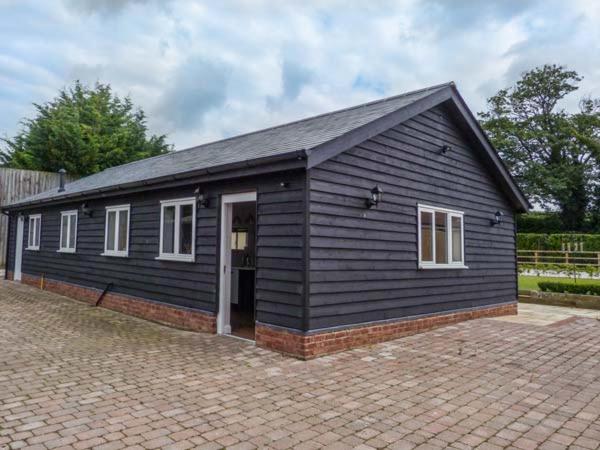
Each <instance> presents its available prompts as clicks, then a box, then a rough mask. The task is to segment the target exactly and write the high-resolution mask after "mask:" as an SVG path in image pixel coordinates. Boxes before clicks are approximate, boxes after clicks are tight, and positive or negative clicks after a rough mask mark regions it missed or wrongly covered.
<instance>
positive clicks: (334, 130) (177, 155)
mask: <svg viewBox="0 0 600 450" xmlns="http://www.w3.org/2000/svg"><path fill="white" fill-rule="evenodd" d="M449 85H450V83H447V84H441V85H437V86H432V87H429V88H425V89H420V90H418V91H412V92H407V93H405V94H401V95H398V96H395V97H389V98H386V99H383V100H377V101H374V102H370V103H365V104H362V105H358V106H354V107H351V108H346V109H342V110H339V111H335V112H331V113H327V114H321V115H318V116H314V117H310V118H307V119H303V120H298V121H296V122H291V123H288V124H284V125H279V126H276V127H272V128H267V129H264V130H260V131H255V132H252V133H248V134H243V135H240V136H235V137H232V138H228V139H224V140H222V141H217V142H212V143H209V144H204V145H199V146H197V147H192V148H188V149H185V150H180V151H176V152H172V153H169V154H166V155H160V156H156V157H153V158H148V159H143V160H140V161H135V162H132V163H128V164H124V165H121V166H117V167H112V168H110V169H107V170H104V171H102V172H99V173H97V174H94V175H90V176H88V177H85V178H81V179H79V180H76V181H74V182H72V183H68V184H67V185H66V186H65V191H64V192H60V193H59V192H58V190H57V189H53V190H50V191H46V192H42V193H40V194H36V195H33V196H30V197H27V198H25V199H21V200H20V201H18V202H17V203H15V204H13V205H9V206H17V205H20V204H27V203H30V202H44V201H46V200H48V201H49V200H53V199H56V198H58V197H61V198H64V197H69V196H71V195H75V194H84V193H87V192H92V191H97V190H99V189H110V188H113V187H114V188H117V187H118V186H121V185H124V184H130V183H135V182H143V181H150V180H153V179H157V178H161V177H166V176H171V175H181V174H185V173H186V172H195V171H199V170H202V169H208V168H213V167H219V166H224V165H228V164H233V163H240V162H244V161H251V160H255V159H259V158H267V157H271V156H279V155H285V154H287V153H295V152H297V151H301V150H309V149H312V148H314V147H317V146H318V145H321V144H323V143H326V142H328V141H331V140H332V139H335V138H337V137H339V136H342V135H344V134H345V133H348V132H350V131H352V130H354V129H356V128H358V127H361V126H363V125H365V124H367V123H369V122H372V121H374V120H376V119H378V118H380V117H383V116H385V115H387V114H389V113H392V112H394V111H397V110H399V109H401V108H404V107H406V106H408V105H410V104H411V103H414V102H416V101H418V100H420V99H422V98H424V97H427V96H429V95H431V94H433V93H435V92H437V91H439V90H441V89H444V88H446V87H448V86H449Z"/></svg>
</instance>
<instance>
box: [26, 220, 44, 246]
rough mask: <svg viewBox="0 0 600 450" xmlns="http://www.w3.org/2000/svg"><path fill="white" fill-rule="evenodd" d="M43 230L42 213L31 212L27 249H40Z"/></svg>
mask: <svg viewBox="0 0 600 450" xmlns="http://www.w3.org/2000/svg"><path fill="white" fill-rule="evenodd" d="M41 232H42V215H41V214H31V215H30V216H29V232H28V235H27V248H26V250H39V249H40V236H41Z"/></svg>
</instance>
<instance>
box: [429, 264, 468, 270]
mask: <svg viewBox="0 0 600 450" xmlns="http://www.w3.org/2000/svg"><path fill="white" fill-rule="evenodd" d="M468 268H469V266H465V265H464V264H419V270H430V269H458V270H461V269H468Z"/></svg>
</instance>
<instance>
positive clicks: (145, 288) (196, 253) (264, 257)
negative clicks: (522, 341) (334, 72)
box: [3, 83, 529, 353]
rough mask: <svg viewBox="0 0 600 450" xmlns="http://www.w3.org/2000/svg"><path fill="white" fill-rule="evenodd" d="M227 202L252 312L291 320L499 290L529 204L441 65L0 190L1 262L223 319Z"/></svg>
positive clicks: (317, 323) (508, 282)
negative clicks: (255, 125)
mask: <svg viewBox="0 0 600 450" xmlns="http://www.w3.org/2000/svg"><path fill="white" fill-rule="evenodd" d="M378 189H379V190H380V191H382V194H381V193H378V192H377V191H378ZM227 198H229V199H230V200H231V203H228V201H229V200H226V199H227ZM236 199H237V200H236ZM236 202H240V203H246V204H250V202H254V204H253V206H252V207H253V208H255V217H253V218H252V221H251V226H250V228H251V233H252V235H253V239H252V242H253V248H252V250H251V251H250V250H247V253H248V254H246V255H245V256H244V258H245V262H244V264H241V263H240V266H243V267H239V269H244V268H247V269H252V271H253V272H252V273H253V274H254V280H253V283H252V289H253V291H254V292H253V298H254V306H253V308H254V311H252V320H254V321H255V322H256V323H258V324H263V325H266V326H272V327H274V329H277V330H280V331H282V332H289V333H292V334H297V335H307V334H311V333H312V334H314V333H321V332H328V331H334V330H340V329H344V327H354V326H356V325H359V324H372V323H386V321H389V320H396V319H402V318H418V317H428V316H431V315H432V314H433V315H435V314H445V313H450V312H457V311H471V310H474V309H477V308H486V307H490V306H493V305H505V304H514V302H515V301H516V298H517V270H516V240H515V236H516V229H515V214H516V213H519V212H524V211H526V210H527V209H528V207H529V204H528V202H527V199H526V198H525V197H524V196H523V194H522V192H521V191H520V190H519V188H518V187H517V185H516V184H515V182H514V181H513V179H512V178H511V176H510V174H509V173H508V171H507V169H506V167H505V166H504V165H503V163H502V161H501V160H500V158H499V156H498V154H497V152H496V151H495V149H494V148H493V147H492V145H491V144H490V142H489V141H488V140H487V138H486V137H485V135H484V133H483V131H482V130H481V128H480V127H479V125H478V124H477V121H476V119H475V118H474V117H473V115H472V113H471V112H470V111H469V109H468V108H467V106H466V104H465V102H464V101H463V99H462V98H461V96H460V94H459V93H458V91H457V89H456V87H455V85H454V84H453V83H449V84H444V85H439V86H434V87H430V88H427V89H423V90H419V91H414V92H409V93H407V94H402V95H399V96H396V97H391V98H388V99H384V100H380V101H375V102H372V103H367V104H364V105H359V106H356V107H353V108H348V109H344V110H341V111H336V112H333V113H328V114H323V115H320V116H316V117H312V118H309V119H304V120H300V121H297V122H293V123H289V124H286V125H282V126H277V127H273V128H269V129H266V130H262V131H258V132H254V133H249V134H245V135H241V136H237V137H233V138H230V139H225V140H222V141H219V142H215V143H210V144H206V145H201V146H199V147H194V148H190V149H187V150H182V151H178V152H173V153H170V154H167V155H162V156H158V157H154V158H150V159H146V160H141V161H137V162H133V163H129V164H126V165H123V166H118V167H114V168H111V169H108V170H105V171H103V172H101V173H98V174H95V175H92V176H89V177H86V178H83V179H80V180H77V181H75V182H72V183H68V184H67V185H66V186H65V187H64V190H63V191H58V190H53V191H48V192H45V193H42V194H38V195H35V196H33V197H29V198H27V199H24V200H22V201H19V202H18V203H16V204H12V205H6V206H4V207H3V209H4V211H5V213H7V214H10V218H11V220H10V232H9V237H8V239H9V246H8V255H7V256H8V258H7V276H8V277H10V278H16V279H21V280H23V281H25V279H26V278H27V279H30V280H31V279H36V280H37V279H40V278H42V277H43V278H44V280H47V281H48V282H49V281H53V282H57V283H64V284H65V285H69V286H80V287H83V288H89V289H91V290H96V291H97V292H98V293H101V292H102V291H103V290H104V289H105V288H107V287H108V288H109V292H110V293H111V294H112V295H121V296H123V298H129V297H131V301H136V299H144V300H147V301H150V302H155V303H156V304H160V305H162V306H173V307H175V308H178V309H181V310H183V311H190V312H198V313H201V314H205V315H206V316H207V317H214V320H215V321H216V327H215V330H214V331H218V332H220V333H225V334H227V333H229V332H231V327H230V325H231V323H230V322H231V321H232V320H233V317H234V316H235V311H233V310H232V311H231V314H229V313H227V314H224V313H223V311H224V308H227V309H229V308H230V307H232V304H235V300H234V299H233V297H232V295H233V294H232V292H233V291H237V287H234V286H233V284H231V283H232V281H231V280H232V273H234V272H235V276H236V277H237V276H238V275H237V272H236V270H237V269H238V267H231V266H233V265H235V264H233V262H232V260H231V258H232V256H231V255H232V254H234V253H235V251H237V250H239V251H240V252H243V251H244V249H245V248H246V249H247V247H243V245H246V246H247V245H248V237H247V236H246V235H244V234H243V233H247V232H248V230H249V229H250V228H248V227H247V226H244V227H245V228H236V222H235V221H236V220H238V221H241V219H239V218H237V217H236V216H235V204H236ZM227 205H233V209H231V210H230V212H231V214H230V215H229V216H228V215H227V214H225V210H226V209H227V207H228V206H227ZM224 221H228V222H227V223H224ZM232 227H233V228H232ZM240 230H241V231H240ZM232 232H234V234H235V239H237V240H232V238H231V236H232V234H231V233H232ZM240 233H242V234H240ZM239 239H243V240H244V241H243V243H242V244H240V243H239ZM17 241H19V242H17ZM236 246H241V247H239V248H238V247H236ZM249 255H251V256H249ZM232 270H233V271H232ZM240 273H241V272H240ZM245 288H246V289H248V287H247V286H246V287H245ZM236 295H237V293H236ZM224 297H225V298H224ZM225 316H226V317H225ZM382 321H383V322H382ZM175 325H177V324H175ZM292 353H293V352H292Z"/></svg>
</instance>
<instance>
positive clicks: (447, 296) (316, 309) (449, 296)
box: [310, 284, 517, 317]
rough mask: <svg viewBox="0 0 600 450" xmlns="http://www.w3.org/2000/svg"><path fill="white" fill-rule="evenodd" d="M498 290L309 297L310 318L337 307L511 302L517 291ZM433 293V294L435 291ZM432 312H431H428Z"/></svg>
mask: <svg viewBox="0 0 600 450" xmlns="http://www.w3.org/2000/svg"><path fill="white" fill-rule="evenodd" d="M504 286H505V287H504V289H503V288H502V287H500V288H497V289H495V290H494V291H493V292H491V291H490V292H491V293H482V292H481V288H479V289H478V288H471V289H470V290H469V289H467V288H465V287H462V286H460V287H455V288H454V289H453V290H452V291H449V290H448V288H447V287H446V290H447V291H446V292H444V293H443V294H441V295H440V294H439V293H433V294H428V293H423V294H420V295H417V293H416V291H413V292H412V293H411V294H409V293H408V292H406V291H405V292H399V293H398V295H396V296H393V295H390V293H388V292H380V291H374V292H373V291H372V292H360V293H357V294H348V293H344V294H345V295H346V296H347V300H346V301H344V303H343V304H340V303H339V302H334V301H333V300H334V297H332V296H327V295H320V294H311V297H310V298H311V302H310V304H311V307H312V317H318V316H321V315H323V316H326V315H329V314H333V313H334V312H335V309H336V308H338V311H339V312H344V313H352V312H360V311H365V310H366V309H386V308H393V307H398V306H400V305H406V306H414V305H437V304H440V303H444V302H451V301H460V300H475V301H477V300H479V299H483V298H486V297H492V296H497V297H505V296H512V298H513V300H516V298H517V292H516V289H515V288H514V287H508V288H507V287H506V284H504ZM438 291H439V290H436V291H435V292H438ZM433 311H435V310H432V312H433Z"/></svg>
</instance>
